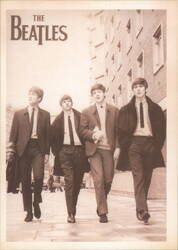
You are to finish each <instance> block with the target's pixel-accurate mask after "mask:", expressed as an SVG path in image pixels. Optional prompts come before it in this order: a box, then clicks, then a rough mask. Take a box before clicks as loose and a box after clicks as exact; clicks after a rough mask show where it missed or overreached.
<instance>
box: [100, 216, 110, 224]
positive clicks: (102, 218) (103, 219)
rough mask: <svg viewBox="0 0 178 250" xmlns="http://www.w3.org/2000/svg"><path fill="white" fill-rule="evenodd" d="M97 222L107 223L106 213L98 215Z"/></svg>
mask: <svg viewBox="0 0 178 250" xmlns="http://www.w3.org/2000/svg"><path fill="white" fill-rule="evenodd" d="M99 222H101V223H107V222H108V218H107V216H106V214H102V215H100V219H99Z"/></svg>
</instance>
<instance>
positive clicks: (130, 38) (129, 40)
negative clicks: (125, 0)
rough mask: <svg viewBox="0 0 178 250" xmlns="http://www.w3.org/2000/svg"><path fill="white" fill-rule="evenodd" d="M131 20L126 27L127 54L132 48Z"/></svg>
mask: <svg viewBox="0 0 178 250" xmlns="http://www.w3.org/2000/svg"><path fill="white" fill-rule="evenodd" d="M131 28H132V27H131V20H130V19H129V21H128V23H127V25H126V29H127V37H126V50H127V54H128V53H129V51H130V49H131V48H132V34H131V33H132V32H131V31H132V30H131Z"/></svg>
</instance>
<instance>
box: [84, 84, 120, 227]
mask: <svg viewBox="0 0 178 250" xmlns="http://www.w3.org/2000/svg"><path fill="white" fill-rule="evenodd" d="M91 95H92V97H93V100H94V101H95V104H94V105H92V106H90V107H89V108H87V109H85V110H83V112H82V115H81V123H80V134H81V136H82V138H83V139H84V140H85V141H86V144H85V146H86V155H87V156H88V157H89V160H90V168H91V175H92V177H93V181H94V187H95V193H96V202H97V214H98V215H99V217H100V219H99V221H100V222H101V223H106V222H108V218H107V213H108V206H107V195H108V194H109V191H110V189H111V184H112V180H113V176H114V160H117V158H118V156H119V152H120V150H119V142H118V133H117V120H118V119H117V117H118V109H117V108H116V107H114V106H112V105H109V104H107V103H106V102H105V87H104V86H103V85H102V84H95V85H93V86H92V88H91Z"/></svg>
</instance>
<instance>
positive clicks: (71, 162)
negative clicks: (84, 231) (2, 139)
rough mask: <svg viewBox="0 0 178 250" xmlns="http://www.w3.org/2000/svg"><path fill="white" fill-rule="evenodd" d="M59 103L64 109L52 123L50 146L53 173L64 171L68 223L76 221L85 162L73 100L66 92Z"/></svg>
mask: <svg viewBox="0 0 178 250" xmlns="http://www.w3.org/2000/svg"><path fill="white" fill-rule="evenodd" d="M60 105H61V107H62V109H63V111H62V112H61V113H60V114H59V115H58V116H57V117H56V119H55V120H54V122H53V124H52V126H51V148H52V153H53V154H54V156H55V166H54V174H56V175H63V174H64V181H65V197H66V205H67V212H68V217H67V222H68V223H75V215H76V206H77V200H78V195H79V192H80V187H81V183H82V179H83V175H84V172H85V171H87V167H88V161H87V158H86V156H85V150H84V145H83V142H82V139H81V137H80V136H79V125H80V112H78V111H77V110H75V109H73V108H72V106H73V101H72V98H71V97H70V96H69V95H64V96H63V97H62V98H61V100H60ZM61 170H62V171H61Z"/></svg>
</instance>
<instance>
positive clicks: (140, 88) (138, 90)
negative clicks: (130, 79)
mask: <svg viewBox="0 0 178 250" xmlns="http://www.w3.org/2000/svg"><path fill="white" fill-rule="evenodd" d="M133 93H134V95H135V96H136V97H137V98H142V97H144V96H145V94H146V89H145V86H144V85H143V84H136V85H135V86H134V87H133Z"/></svg>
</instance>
